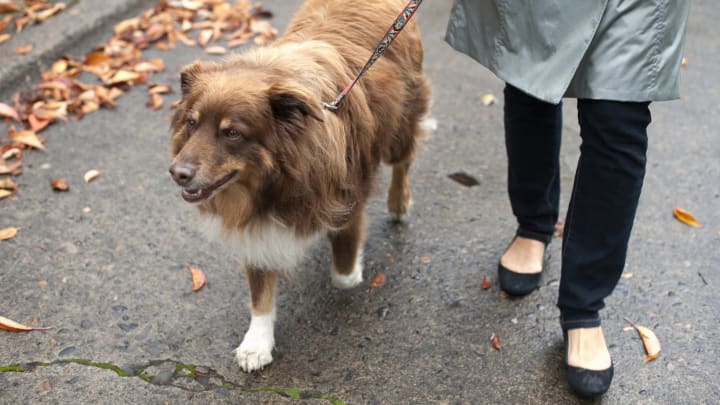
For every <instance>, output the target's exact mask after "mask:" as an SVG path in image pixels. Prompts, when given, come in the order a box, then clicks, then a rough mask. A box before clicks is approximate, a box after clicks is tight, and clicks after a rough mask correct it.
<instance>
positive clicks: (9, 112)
mask: <svg viewBox="0 0 720 405" xmlns="http://www.w3.org/2000/svg"><path fill="white" fill-rule="evenodd" d="M0 117H3V118H12V119H14V120H15V121H20V116H18V113H17V110H16V109H14V108H13V107H10V106H9V105H7V104H5V103H0Z"/></svg>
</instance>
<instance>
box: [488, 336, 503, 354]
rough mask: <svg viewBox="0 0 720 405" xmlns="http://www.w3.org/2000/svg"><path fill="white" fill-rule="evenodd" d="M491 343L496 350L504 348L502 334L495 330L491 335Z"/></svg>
mask: <svg viewBox="0 0 720 405" xmlns="http://www.w3.org/2000/svg"><path fill="white" fill-rule="evenodd" d="M490 344H491V345H492V347H494V348H495V349H496V350H502V344H501V343H500V335H498V334H497V333H495V332H493V333H492V335H490Z"/></svg>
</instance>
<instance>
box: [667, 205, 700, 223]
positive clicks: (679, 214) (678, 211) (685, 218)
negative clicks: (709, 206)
mask: <svg viewBox="0 0 720 405" xmlns="http://www.w3.org/2000/svg"><path fill="white" fill-rule="evenodd" d="M673 214H674V215H675V218H677V220H678V221H680V222H682V223H684V224H685V225H690V226H692V227H694V228H702V225H700V223H699V222H698V220H697V219H696V218H695V216H694V215H693V214H691V213H689V212H688V211H685V210H684V209H682V208H680V207H675V209H673Z"/></svg>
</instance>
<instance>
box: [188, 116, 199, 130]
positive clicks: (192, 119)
mask: <svg viewBox="0 0 720 405" xmlns="http://www.w3.org/2000/svg"><path fill="white" fill-rule="evenodd" d="M187 124H188V126H189V127H191V128H195V125H197V121H196V120H195V118H192V117H188V119H187Z"/></svg>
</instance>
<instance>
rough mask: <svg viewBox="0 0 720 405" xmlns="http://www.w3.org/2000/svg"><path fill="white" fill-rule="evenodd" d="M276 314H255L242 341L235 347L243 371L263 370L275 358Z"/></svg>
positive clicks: (236, 356)
mask: <svg viewBox="0 0 720 405" xmlns="http://www.w3.org/2000/svg"><path fill="white" fill-rule="evenodd" d="M274 323H275V316H274V314H273V315H262V316H253V317H252V319H251V320H250V328H248V331H247V333H245V337H244V338H243V341H242V343H240V346H238V348H237V349H235V358H236V359H237V362H238V365H239V366H240V368H241V369H243V371H246V372H248V373H249V372H251V371H255V370H261V369H262V368H263V367H265V366H267V365H268V364H270V363H271V362H272V360H273V358H272V350H273V346H275V337H274V334H273V326H274Z"/></svg>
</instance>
